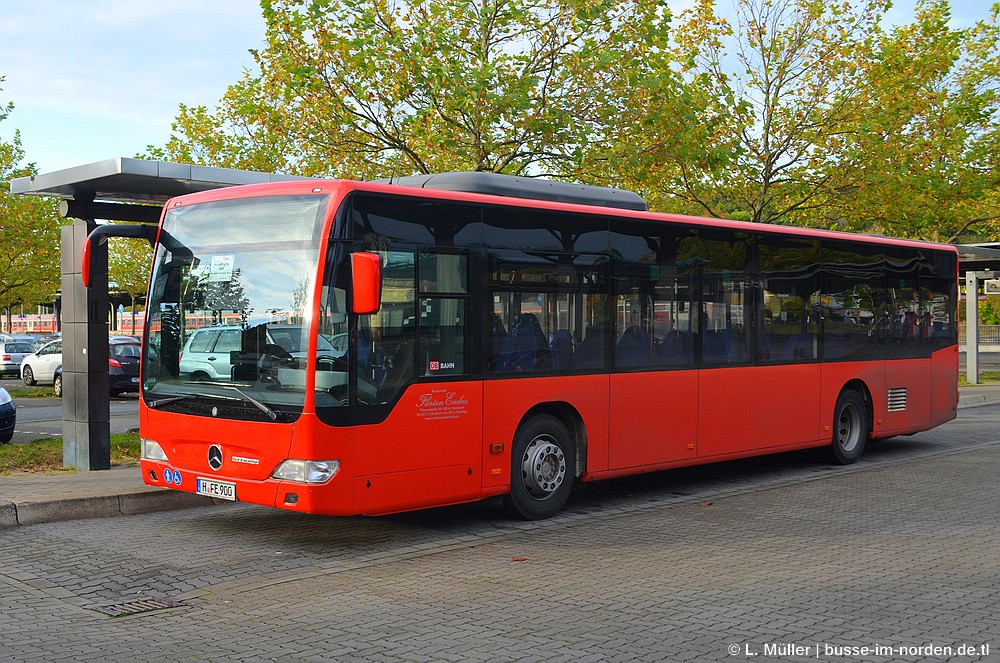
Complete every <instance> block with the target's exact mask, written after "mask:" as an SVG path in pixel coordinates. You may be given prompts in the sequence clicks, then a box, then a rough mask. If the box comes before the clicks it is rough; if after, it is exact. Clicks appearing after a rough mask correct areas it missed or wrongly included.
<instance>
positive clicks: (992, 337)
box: [958, 324, 1000, 345]
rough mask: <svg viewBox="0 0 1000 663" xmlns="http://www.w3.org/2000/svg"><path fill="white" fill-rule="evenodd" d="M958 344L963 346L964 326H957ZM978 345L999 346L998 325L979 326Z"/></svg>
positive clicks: (999, 329) (999, 332) (999, 326)
mask: <svg viewBox="0 0 1000 663" xmlns="http://www.w3.org/2000/svg"><path fill="white" fill-rule="evenodd" d="M958 343H959V345H965V325H964V324H960V325H959V326H958ZM979 345H1000V325H979Z"/></svg>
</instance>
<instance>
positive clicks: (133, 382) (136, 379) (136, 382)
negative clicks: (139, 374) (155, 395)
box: [131, 378, 139, 384]
mask: <svg viewBox="0 0 1000 663" xmlns="http://www.w3.org/2000/svg"><path fill="white" fill-rule="evenodd" d="M131 382H132V384H139V378H132V380H131Z"/></svg>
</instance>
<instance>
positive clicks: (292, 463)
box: [271, 460, 340, 483]
mask: <svg viewBox="0 0 1000 663" xmlns="http://www.w3.org/2000/svg"><path fill="white" fill-rule="evenodd" d="M338 471H340V461H339V460H286V461H285V462H283V463H282V464H281V465H279V466H278V469H276V470H275V471H274V472H273V473H272V474H271V476H272V477H274V478H275V479H283V480H285V481H298V482H299V483H326V482H327V481H329V480H330V479H332V478H333V477H334V475H336V474H337V472H338Z"/></svg>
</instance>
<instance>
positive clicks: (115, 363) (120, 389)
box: [52, 336, 142, 396]
mask: <svg viewBox="0 0 1000 663" xmlns="http://www.w3.org/2000/svg"><path fill="white" fill-rule="evenodd" d="M141 356H142V345H141V344H140V343H139V341H138V340H137V339H135V338H132V337H131V336H112V337H111V338H110V339H109V340H108V388H109V389H110V391H111V395H112V396H117V395H118V394H121V393H124V392H126V391H136V392H137V391H139V358H140V357H141ZM62 377H63V369H62V366H60V367H59V368H57V369H56V373H55V377H54V378H53V380H52V387H53V389H54V390H55V392H56V396H62V392H63V388H62V387H63V384H62Z"/></svg>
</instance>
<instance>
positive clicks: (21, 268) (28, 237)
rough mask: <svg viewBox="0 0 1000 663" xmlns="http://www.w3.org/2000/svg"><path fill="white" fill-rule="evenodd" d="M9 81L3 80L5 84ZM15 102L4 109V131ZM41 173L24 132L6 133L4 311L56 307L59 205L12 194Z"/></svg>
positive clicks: (1, 202) (0, 199)
mask: <svg viewBox="0 0 1000 663" xmlns="http://www.w3.org/2000/svg"><path fill="white" fill-rule="evenodd" d="M2 82H3V78H2V77H0V83H2ZM13 108H14V106H13V103H10V102H8V103H7V104H6V105H3V106H0V127H2V123H3V121H4V120H6V119H7V117H8V116H9V114H10V112H11V110H13ZM33 174H35V170H34V166H32V165H30V164H25V163H24V150H23V149H22V147H21V136H20V133H19V132H17V131H15V132H14V134H13V137H12V138H10V139H9V140H6V141H5V140H3V139H2V134H0V307H2V308H3V309H4V310H5V312H6V314H7V316H8V321H9V319H10V312H11V307H13V306H15V305H17V304H24V305H27V306H33V305H36V304H38V303H41V302H46V303H48V302H51V301H52V299H53V296H54V295H55V293H56V291H57V290H58V289H59V273H60V270H59V255H60V254H59V242H60V230H59V229H60V226H61V220H60V218H59V215H58V213H57V211H56V205H55V203H54V202H53V201H50V200H46V199H42V198H36V197H34V196H15V195H11V194H10V193H9V191H10V181H11V180H12V179H15V178H18V177H26V176H29V175H33Z"/></svg>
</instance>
